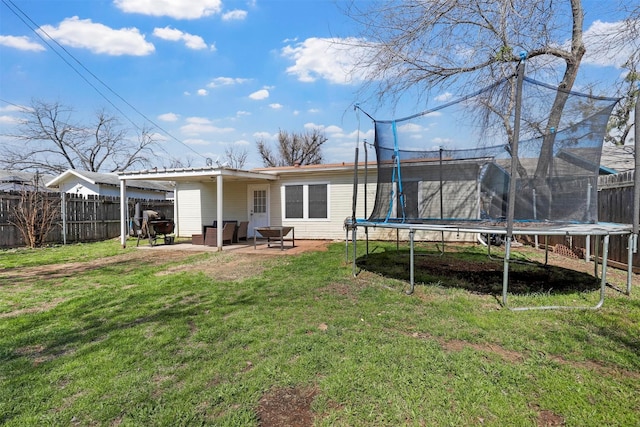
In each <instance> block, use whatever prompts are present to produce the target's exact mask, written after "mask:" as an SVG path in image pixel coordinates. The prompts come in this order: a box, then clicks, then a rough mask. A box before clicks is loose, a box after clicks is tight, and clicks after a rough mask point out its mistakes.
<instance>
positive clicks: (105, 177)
mask: <svg viewBox="0 0 640 427" xmlns="http://www.w3.org/2000/svg"><path fill="white" fill-rule="evenodd" d="M74 177H77V178H80V179H82V180H85V181H87V182H89V183H91V184H100V185H110V186H114V187H119V186H120V179H119V178H118V175H116V174H115V173H100V172H89V171H81V170H75V169H68V170H66V171H65V172H63V173H61V174H60V175H58V176H57V177H55V178H53V179H52V180H50V181H49V182H47V187H54V188H58V187H59V186H60V184H61V183H62V182H64V181H66V180H68V179H70V178H74ZM127 187H129V188H138V189H141V190H152V191H159V192H168V191H173V186H172V185H171V184H170V183H169V182H163V181H143V180H136V181H131V182H129V183H127Z"/></svg>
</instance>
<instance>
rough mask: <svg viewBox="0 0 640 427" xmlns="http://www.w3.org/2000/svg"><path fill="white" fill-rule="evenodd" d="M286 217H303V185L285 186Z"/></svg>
mask: <svg viewBox="0 0 640 427" xmlns="http://www.w3.org/2000/svg"><path fill="white" fill-rule="evenodd" d="M284 194H285V217H286V218H303V217H304V216H303V213H304V212H303V208H304V200H303V186H302V185H287V186H286V187H285V193H284Z"/></svg>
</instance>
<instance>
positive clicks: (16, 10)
mask: <svg viewBox="0 0 640 427" xmlns="http://www.w3.org/2000/svg"><path fill="white" fill-rule="evenodd" d="M2 3H4V5H5V6H7V8H8V9H9V10H10V11H11V12H12V13H13V14H14V15H15V16H16V17H17V18H18V19H20V20H21V21H22V22H23V23H24V24H25V25H26V26H27V28H29V29H30V30H31V31H33V32H34V34H35V35H36V36H37V37H38V38H39V39H40V40H42V42H43V43H44V44H46V45H47V46H48V47H49V48H50V49H51V50H52V51H53V52H54V53H55V54H56V55H58V57H59V58H60V59H62V60H63V61H64V63H65V64H67V65H68V66H69V67H70V68H71V69H72V70H73V71H74V72H75V73H76V74H78V76H80V78H81V79H82V80H84V81H85V82H86V83H87V84H88V85H89V86H90V87H91V88H93V90H95V91H96V92H97V93H98V94H99V95H100V96H101V97H102V98H104V100H105V101H107V102H108V103H109V104H110V105H111V106H112V107H113V108H114V109H116V111H118V112H119V113H120V114H121V115H122V116H123V117H124V118H125V119H127V121H129V123H131V124H132V125H133V126H134V127H135V128H136V129H138V130H141V129H140V127H139V126H138V125H137V124H136V123H134V122H133V120H131V119H130V118H129V116H127V115H126V114H125V113H124V112H123V111H122V110H121V109H120V108H118V106H116V105H115V104H114V103H113V102H112V101H111V100H110V99H109V98H108V97H107V96H106V95H105V94H104V93H102V91H100V89H98V88H97V87H96V85H94V84H93V83H92V82H90V81H89V80H88V79H87V78H86V77H85V76H84V75H83V74H82V73H81V72H80V71H79V70H78V69H77V68H76V67H74V66H73V64H71V63H70V62H69V61H68V60H67V59H66V58H65V57H64V56H63V55H62V54H61V53H60V52H58V50H56V49H55V48H54V46H52V45H51V44H50V43H49V42H48V41H47V40H46V39H45V38H44V37H43V36H42V35H41V34H40V33H39V32H38V30H40V32H42V34H44V35H46V36H47V38H48V39H49V40H51V41H52V42H53V43H55V44H56V45H57V46H58V47H59V48H60V49H62V51H64V53H66V54H67V55H68V56H69V57H70V58H71V59H73V60H74V61H75V62H76V63H77V64H78V65H79V66H80V67H81V68H82V69H83V70H84V71H86V72H87V73H88V74H89V75H90V76H91V77H93V78H94V79H95V80H96V81H97V82H99V83H100V84H101V85H102V86H104V87H105V88H106V89H107V90H108V91H109V92H111V93H112V94H113V95H115V96H116V97H117V98H118V99H120V100H121V101H122V102H124V103H125V104H126V105H127V106H128V107H129V108H131V109H132V110H133V111H135V112H136V113H138V114H139V115H140V116H141V117H142V118H144V119H145V120H146V121H147V122H149V123H151V124H152V125H153V126H154V127H156V128H157V129H159V130H160V131H162V132H163V133H164V134H166V135H167V136H169V137H170V138H172V139H173V140H175V141H176V142H178V143H179V144H181V145H183V146H185V147H186V148H188V149H189V150H190V151H192V152H193V153H195V154H197V155H198V156H200V157H202V158H203V159H206V156H203V155H202V154H200V153H198V152H197V151H195V150H194V149H193V148H191V147H190V146H189V145H187V144H185V143H184V142H183V141H181V140H180V139H178V138H177V137H175V136H174V135H173V134H171V133H170V132H168V131H167V130H165V129H164V128H162V126H160V125H158V124H157V123H155V122H154V121H153V120H151V119H150V118H149V117H147V116H146V115H145V114H144V113H142V112H141V111H140V110H138V109H137V108H136V107H135V106H133V105H132V104H131V103H130V102H129V101H127V100H126V99H124V98H123V97H122V96H120V94H118V93H117V92H116V91H114V90H113V89H112V88H111V87H110V86H109V85H108V84H106V83H105V82H104V81H102V79H100V78H99V77H98V76H96V75H95V74H94V73H93V72H92V71H91V70H89V69H88V68H87V67H86V66H85V65H84V64H83V63H82V62H80V61H79V60H78V59H77V58H76V57H75V56H73V55H72V54H71V52H69V51H68V50H67V49H66V48H65V47H64V46H62V45H61V44H60V43H59V42H58V41H57V40H56V39H55V38H54V37H52V36H51V35H50V34H48V33H47V32H46V31H44V30H43V29H42V27H41V26H40V25H38V24H37V23H36V22H34V21H33V19H31V17H29V15H27V13H25V12H24V11H23V10H22V9H20V8H19V7H18V6H17V5H16V4H15V3H14V2H13V1H12V0H2ZM27 20H28V21H29V22H27ZM4 102H6V101H4ZM7 103H8V104H11V103H9V102H7ZM12 105H15V104H12Z"/></svg>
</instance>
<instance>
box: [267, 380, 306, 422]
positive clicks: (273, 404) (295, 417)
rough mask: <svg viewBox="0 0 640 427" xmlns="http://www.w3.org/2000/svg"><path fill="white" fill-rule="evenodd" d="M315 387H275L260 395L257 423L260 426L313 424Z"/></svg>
mask: <svg viewBox="0 0 640 427" xmlns="http://www.w3.org/2000/svg"><path fill="white" fill-rule="evenodd" d="M317 394H318V390H317V389H316V388H292V387H288V388H276V389H273V390H270V391H269V392H268V393H267V394H265V395H264V396H262V398H261V399H260V402H259V403H258V410H257V415H258V425H259V426H261V427H307V426H311V425H313V419H314V413H313V411H312V410H311V404H312V403H313V399H314V398H315V397H316V395H317Z"/></svg>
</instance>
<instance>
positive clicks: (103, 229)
mask: <svg viewBox="0 0 640 427" xmlns="http://www.w3.org/2000/svg"><path fill="white" fill-rule="evenodd" d="M43 195H44V197H47V198H50V200H51V201H52V202H55V203H60V214H59V218H58V219H57V220H56V226H55V227H54V229H53V230H52V232H51V233H50V234H49V235H48V236H47V238H46V240H45V243H47V244H58V243H79V242H95V241H100V240H107V239H112V238H114V237H118V236H120V198H119V197H110V196H89V197H86V198H85V197H79V196H76V195H72V194H64V196H62V195H61V194H59V193H43ZM21 198H22V194H21V193H20V192H15V191H10V192H4V193H0V247H2V248H15V247H21V246H25V245H26V243H25V242H24V239H23V237H22V235H21V234H20V230H18V228H17V227H16V226H14V225H13V224H11V223H10V222H11V215H12V212H13V211H14V210H15V209H16V208H18V206H19V204H20V200H21ZM136 202H139V203H140V207H141V209H142V210H147V209H150V210H154V211H156V212H158V213H160V214H161V215H162V216H164V217H165V218H173V201H172V200H142V199H129V201H128V204H129V217H130V218H132V217H133V215H134V207H135V204H136Z"/></svg>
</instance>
